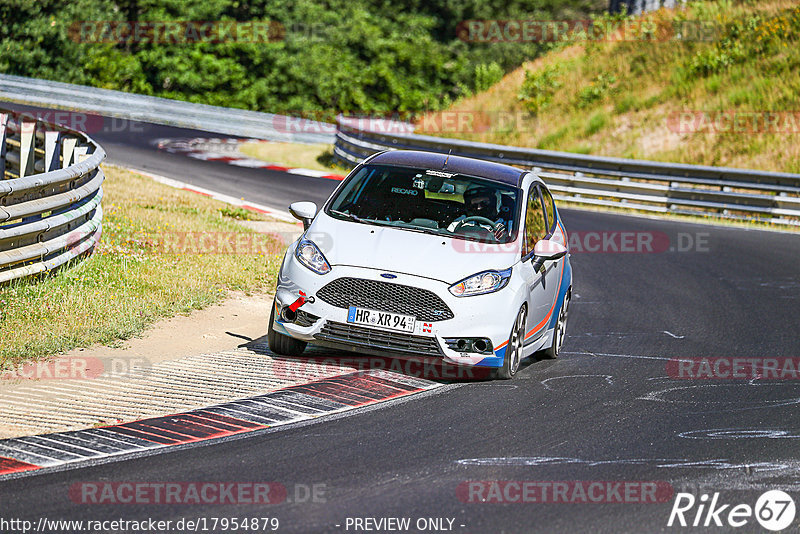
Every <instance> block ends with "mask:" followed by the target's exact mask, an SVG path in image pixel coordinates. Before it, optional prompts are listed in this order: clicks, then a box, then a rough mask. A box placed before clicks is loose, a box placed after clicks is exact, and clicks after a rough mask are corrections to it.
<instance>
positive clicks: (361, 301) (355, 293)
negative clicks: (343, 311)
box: [317, 278, 454, 322]
mask: <svg viewBox="0 0 800 534" xmlns="http://www.w3.org/2000/svg"><path fill="white" fill-rule="evenodd" d="M317 296H318V297H319V298H321V299H322V300H323V301H325V302H327V303H328V304H330V305H331V306H336V307H337V308H349V307H350V306H358V307H360V308H369V309H371V310H379V311H388V312H394V313H402V314H404V315H412V316H414V317H416V318H417V319H418V320H420V321H428V322H433V321H444V320H446V319H452V318H453V317H454V316H453V312H452V311H451V310H450V308H449V307H448V306H447V304H445V303H444V301H443V300H442V299H440V298H439V297H438V296H437V295H436V294H435V293H433V292H432V291H428V290H427V289H420V288H418V287H411V286H403V285H400V284H391V283H389V282H379V281H377V280H364V279H362V278H337V279H336V280H334V281H333V282H330V283H329V284H328V285H326V286H325V287H323V288H322V289H320V290H319V291H317Z"/></svg>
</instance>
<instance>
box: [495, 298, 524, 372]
mask: <svg viewBox="0 0 800 534" xmlns="http://www.w3.org/2000/svg"><path fill="white" fill-rule="evenodd" d="M527 316H528V313H527V310H526V309H525V307H524V306H523V307H522V308H520V310H519V313H518V314H517V318H516V320H515V321H514V326H512V327H511V335H510V336H509V338H508V345H507V346H506V355H505V358H504V359H503V366H502V367H500V368H498V369H496V370H495V372H494V375H493V377H492V378H499V379H501V380H508V379H510V378H514V375H515V374H517V370H518V369H519V364H520V362H521V361H522V356H523V354H522V350H523V345H524V344H525V319H526V318H527Z"/></svg>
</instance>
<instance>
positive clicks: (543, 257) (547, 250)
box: [532, 239, 567, 273]
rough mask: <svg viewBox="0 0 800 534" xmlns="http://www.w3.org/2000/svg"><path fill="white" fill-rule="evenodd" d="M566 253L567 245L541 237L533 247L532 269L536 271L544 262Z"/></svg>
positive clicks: (561, 256)
mask: <svg viewBox="0 0 800 534" xmlns="http://www.w3.org/2000/svg"><path fill="white" fill-rule="evenodd" d="M566 255H567V247H565V246H564V245H562V244H561V243H557V242H556V241H551V240H549V239H542V240H541V241H538V242H537V243H536V245H535V246H534V247H533V264H532V265H533V269H534V270H535V271H536V272H537V273H538V272H539V270H541V268H542V265H544V262H546V261H551V260H557V259H559V258H563V257H564V256H566Z"/></svg>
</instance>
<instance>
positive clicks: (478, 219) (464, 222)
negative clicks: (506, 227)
mask: <svg viewBox="0 0 800 534" xmlns="http://www.w3.org/2000/svg"><path fill="white" fill-rule="evenodd" d="M468 223H482V224H486V225H488V226H489V228H494V227H495V222H494V221H493V220H491V219H487V218H486V217H481V216H480V215H473V216H471V217H467V218H465V219H461V220H460V221H458V223H457V224H456V226H455V228H453V231H454V232H455V231H457V230H460V229H461V227H462V226H466V225H467V224H468Z"/></svg>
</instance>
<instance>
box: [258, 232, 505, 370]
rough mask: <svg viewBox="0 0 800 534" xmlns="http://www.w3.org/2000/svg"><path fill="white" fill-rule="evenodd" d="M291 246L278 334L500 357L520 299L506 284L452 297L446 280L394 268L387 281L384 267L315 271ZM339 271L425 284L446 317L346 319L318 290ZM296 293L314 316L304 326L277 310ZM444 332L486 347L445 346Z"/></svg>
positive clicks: (382, 352) (417, 352)
mask: <svg viewBox="0 0 800 534" xmlns="http://www.w3.org/2000/svg"><path fill="white" fill-rule="evenodd" d="M293 252H294V246H291V247H289V250H288V252H287V254H286V257H285V258H284V261H283V265H282V267H281V271H280V275H279V278H278V287H277V291H276V302H275V308H276V309H275V322H274V324H273V328H274V329H275V330H276V331H277V332H280V333H282V334H285V335H289V336H292V337H294V338H296V339H300V340H304V341H307V342H309V343H311V344H315V345H321V346H326V347H331V348H341V349H345V350H352V351H355V352H360V353H364V354H371V355H377V356H392V357H396V356H423V357H437V358H441V359H442V360H443V361H445V362H447V363H450V364H456V365H463V366H480V367H500V366H502V365H503V359H504V357H505V345H506V342H507V341H508V337H509V334H510V332H511V326H512V325H513V323H514V319H515V318H516V314H517V311H518V310H519V307H520V306H521V302H515V299H514V296H515V295H516V294H518V293H517V292H515V291H514V288H513V287H512V285H513V284H509V285H508V286H506V287H504V288H503V289H501V290H499V291H497V292H495V293H489V294H486V295H477V296H472V297H455V296H453V295H452V294H451V293H450V291H449V290H448V287H449V285H448V284H446V283H444V282H441V281H438V280H432V279H430V278H425V277H421V276H415V275H409V274H404V273H398V272H391V273H390V274H392V275H394V276H396V278H394V279H392V280H391V282H389V281H388V280H386V279H385V278H383V277H381V274H386V273H388V272H387V271H382V270H380V271H379V270H375V269H368V268H363V267H352V266H333V267H332V269H331V271H330V272H328V273H327V274H325V275H319V274H316V273H314V272H312V271H310V270H309V269H307V268H306V267H305V266H303V265H302V264H300V263H299V262H298V261H297V260H296V258H295V257H294V254H293ZM342 277H348V278H358V279H363V280H372V281H376V282H382V283H387V282H388V283H392V284H399V285H403V286H409V287H413V288H419V289H423V290H428V291H431V292H433V293H434V294H435V295H437V296H438V297H439V298H440V299H441V300H442V301H443V302H444V303H445V304H446V305H447V306H448V307H449V308H450V310H451V311H452V312H453V315H454V317H453V318H452V319H445V320H433V321H430V322H426V321H422V320H419V319H418V320H416V321H415V325H414V332H413V333H411V332H409V333H405V332H394V331H388V330H382V329H380V330H379V329H375V328H371V327H364V326H356V325H352V324H349V323H348V321H347V319H348V309H347V308H344V307H338V306H334V305H332V304H330V303H328V302H326V301H324V300H323V299H322V298H320V297H319V296H318V292H319V291H320V290H321V289H322V288H323V287H324V286H325V285H327V284H328V283H330V282H332V281H334V280H336V279H338V278H342ZM301 292H302V296H303V298H304V299H305V302H304V303H303V304H302V305H301V306H300V307H299V308H298V310H300V311H301V312H303V313H305V314H310V315H311V316H312V318H313V317H317V318H318V319H316V320H314V321H313V323H312V324H310V325H308V326H303V325H298V324H295V323H292V322H287V321H284V320H282V319H281V318H280V312H281V310H282V309H283V307H285V306H289V305H291V304H292V303H295V302H296V301H297V300H298V299H299V298H300V297H301ZM446 338H488V339H489V340H490V341H491V347H490V351H487V353H476V352H459V351H458V350H453V349H451V348H449V347H448V345H447V343H446V341H445V339H446Z"/></svg>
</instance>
